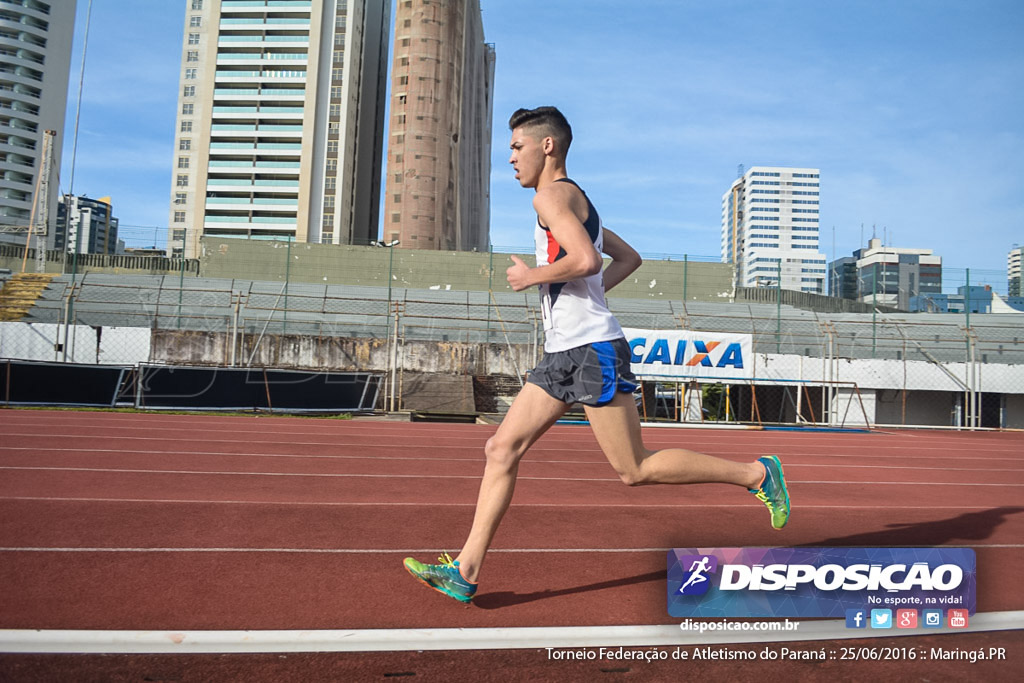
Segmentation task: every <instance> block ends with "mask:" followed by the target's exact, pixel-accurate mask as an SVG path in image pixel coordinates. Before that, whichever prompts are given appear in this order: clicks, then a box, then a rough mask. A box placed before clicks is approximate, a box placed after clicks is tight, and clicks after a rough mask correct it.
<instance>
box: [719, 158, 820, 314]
mask: <svg viewBox="0 0 1024 683" xmlns="http://www.w3.org/2000/svg"><path fill="white" fill-rule="evenodd" d="M818 175H819V173H818V169H816V168H782V167H776V166H754V167H753V168H751V169H750V170H749V171H747V172H746V173H745V174H744V175H743V176H742V177H741V178H738V179H736V180H735V181H734V182H733V183H732V186H731V187H730V188H729V190H728V191H727V192H726V193H725V194H724V195H722V262H723V263H729V262H732V263H733V264H734V266H735V273H736V282H735V284H736V286H737V287H776V286H779V279H780V274H781V280H782V284H781V287H782V289H791V290H795V291H800V292H812V293H815V294H824V293H825V276H826V270H825V263H826V258H825V255H824V254H822V253H821V252H819V251H818V232H819V228H818V194H819V187H818Z"/></svg>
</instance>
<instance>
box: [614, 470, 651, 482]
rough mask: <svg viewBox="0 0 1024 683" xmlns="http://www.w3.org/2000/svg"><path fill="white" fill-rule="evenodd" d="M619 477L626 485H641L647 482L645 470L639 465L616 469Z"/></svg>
mask: <svg viewBox="0 0 1024 683" xmlns="http://www.w3.org/2000/svg"><path fill="white" fill-rule="evenodd" d="M616 472H618V475H619V479H620V480H622V483H623V484H625V485H626V486H641V485H643V484H646V483H647V480H646V479H645V478H644V474H643V471H642V470H641V469H640V468H639V467H630V468H623V469H618V470H616Z"/></svg>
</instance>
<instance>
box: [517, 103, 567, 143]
mask: <svg viewBox="0 0 1024 683" xmlns="http://www.w3.org/2000/svg"><path fill="white" fill-rule="evenodd" d="M508 128H509V130H515V129H516V128H531V129H532V128H538V129H540V132H541V134H542V135H543V136H544V137H549V136H550V137H553V138H554V139H555V140H557V141H558V142H559V143H560V145H561V147H562V151H563V152H568V151H569V145H571V144H572V127H571V126H570V125H569V122H568V121H567V120H566V118H565V116H564V115H563V114H562V112H560V111H558V109H556V108H555V107H537V108H536V109H517V110H516V111H515V113H514V114H512V117H511V118H509V120H508Z"/></svg>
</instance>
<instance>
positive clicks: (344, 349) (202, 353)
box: [151, 330, 536, 376]
mask: <svg viewBox="0 0 1024 683" xmlns="http://www.w3.org/2000/svg"><path fill="white" fill-rule="evenodd" d="M257 341H259V346H258V347H257V348H256V352H255V354H254V353H253V348H254V347H255V346H256V342H257ZM235 342H236V343H237V344H238V346H237V347H236V348H235V356H234V357H235V365H236V366H240V367H244V366H246V365H247V364H248V363H249V359H250V357H251V358H252V362H251V365H252V366H254V367H276V368H286V369H302V370H325V371H346V372H349V371H360V372H383V371H386V370H388V369H390V367H391V364H390V362H389V359H388V355H389V354H388V342H387V340H383V339H350V338H341V337H314V336H306V335H265V336H264V337H263V338H262V339H259V338H258V337H254V336H252V335H247V336H244V337H241V336H239V337H238V338H236V339H235ZM231 346H232V337H231V334H230V333H225V332H201V331H191V330H154V331H153V341H152V353H151V358H152V360H153V361H154V362H158V363H167V364H170V365H216V366H225V365H228V364H229V363H230V360H231ZM535 364H536V359H535V358H533V348H532V347H531V346H529V345H526V344H523V345H512V346H511V347H510V346H508V345H505V344H474V343H465V342H431V341H406V342H405V343H404V344H402V345H401V347H400V349H399V352H398V367H399V369H401V370H404V371H409V372H421V373H441V374H450V375H474V376H482V375H522V374H523V373H525V372H526V371H527V370H529V369H530V368H532V367H533V366H534V365H535Z"/></svg>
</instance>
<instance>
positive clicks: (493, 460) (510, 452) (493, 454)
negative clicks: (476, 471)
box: [484, 436, 522, 469]
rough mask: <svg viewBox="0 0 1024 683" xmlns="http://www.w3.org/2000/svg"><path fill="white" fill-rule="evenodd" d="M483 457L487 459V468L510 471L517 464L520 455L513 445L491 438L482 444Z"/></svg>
mask: <svg viewBox="0 0 1024 683" xmlns="http://www.w3.org/2000/svg"><path fill="white" fill-rule="evenodd" d="M484 457H486V458H487V466H488V467H499V468H501V469H511V468H513V467H515V466H516V464H517V463H518V462H519V458H520V457H522V453H520V452H519V449H517V448H515V447H514V445H513V444H510V443H508V442H507V441H505V440H504V439H499V438H498V437H495V436H492V437H491V438H489V439H488V440H487V443H486V444H484Z"/></svg>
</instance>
